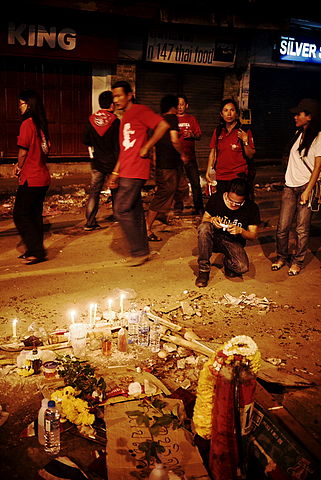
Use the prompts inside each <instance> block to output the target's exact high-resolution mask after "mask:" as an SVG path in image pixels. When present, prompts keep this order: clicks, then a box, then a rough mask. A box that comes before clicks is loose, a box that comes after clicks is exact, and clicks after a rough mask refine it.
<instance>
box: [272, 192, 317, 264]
mask: <svg viewBox="0 0 321 480" xmlns="http://www.w3.org/2000/svg"><path fill="white" fill-rule="evenodd" d="M305 187H306V185H302V186H301V187H287V186H285V187H284V189H283V193H282V200H281V210H280V215H279V221H278V226H277V231H276V251H277V255H278V258H279V259H280V260H283V261H286V260H287V257H288V255H289V250H288V248H289V235H290V229H291V225H292V222H293V220H294V218H295V232H296V237H297V238H296V252H295V254H294V255H293V257H292V263H294V264H295V265H298V266H299V267H302V265H303V262H304V259H305V255H306V252H307V249H308V242H309V233H310V224H311V216H312V212H311V208H308V206H307V204H305V205H300V198H301V193H302V192H303V191H304V190H305Z"/></svg>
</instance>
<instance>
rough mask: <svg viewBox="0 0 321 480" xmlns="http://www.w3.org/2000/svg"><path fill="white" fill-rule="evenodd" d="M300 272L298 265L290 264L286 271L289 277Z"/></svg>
mask: <svg viewBox="0 0 321 480" xmlns="http://www.w3.org/2000/svg"><path fill="white" fill-rule="evenodd" d="M300 272H301V267H299V265H291V267H290V269H289V271H288V275H289V276H290V277H294V276H295V275H299V273H300Z"/></svg>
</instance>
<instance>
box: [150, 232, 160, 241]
mask: <svg viewBox="0 0 321 480" xmlns="http://www.w3.org/2000/svg"><path fill="white" fill-rule="evenodd" d="M147 240H148V241H149V242H161V241H162V239H161V238H160V237H158V236H157V235H155V233H154V232H152V233H151V234H150V235H147Z"/></svg>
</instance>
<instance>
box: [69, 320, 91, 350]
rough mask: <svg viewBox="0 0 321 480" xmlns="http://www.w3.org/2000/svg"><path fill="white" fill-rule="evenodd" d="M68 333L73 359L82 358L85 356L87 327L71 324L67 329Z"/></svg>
mask: <svg viewBox="0 0 321 480" xmlns="http://www.w3.org/2000/svg"><path fill="white" fill-rule="evenodd" d="M69 333H70V343H71V346H72V350H73V352H74V355H75V357H79V358H82V357H84V356H85V355H86V340H87V338H86V337H87V325H86V324H85V323H72V324H71V325H70V327H69Z"/></svg>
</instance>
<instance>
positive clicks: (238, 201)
mask: <svg viewBox="0 0 321 480" xmlns="http://www.w3.org/2000/svg"><path fill="white" fill-rule="evenodd" d="M259 224H260V212H259V207H258V206H257V204H256V203H254V202H253V201H252V200H249V187H248V185H247V183H246V181H245V180H243V179H241V178H236V179H234V180H231V183H230V187H229V189H228V191H227V192H225V193H220V192H217V193H215V194H214V195H212V196H211V197H210V199H209V200H208V202H207V205H206V207H205V213H204V216H203V218H202V223H201V224H200V225H199V227H198V255H199V256H198V265H199V274H198V277H197V279H196V282H195V285H196V286H197V287H206V286H207V284H208V280H209V276H210V269H211V263H210V259H211V255H212V253H213V252H217V253H223V254H224V260H223V263H224V269H225V275H226V276H227V277H240V276H242V274H243V273H245V272H247V271H248V269H249V259H248V256H247V254H246V252H245V249H244V247H245V244H246V240H255V239H256V237H257V231H258V226H259Z"/></svg>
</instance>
